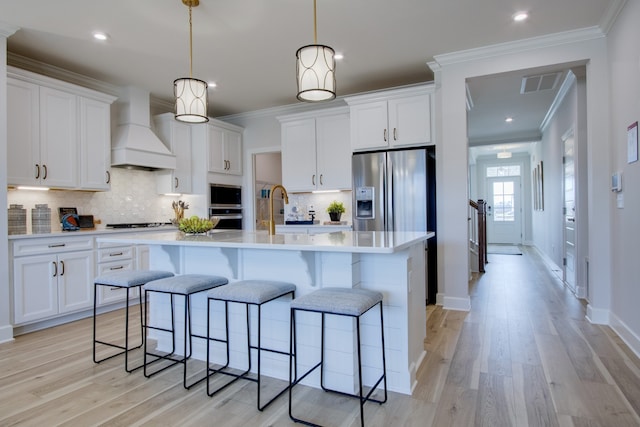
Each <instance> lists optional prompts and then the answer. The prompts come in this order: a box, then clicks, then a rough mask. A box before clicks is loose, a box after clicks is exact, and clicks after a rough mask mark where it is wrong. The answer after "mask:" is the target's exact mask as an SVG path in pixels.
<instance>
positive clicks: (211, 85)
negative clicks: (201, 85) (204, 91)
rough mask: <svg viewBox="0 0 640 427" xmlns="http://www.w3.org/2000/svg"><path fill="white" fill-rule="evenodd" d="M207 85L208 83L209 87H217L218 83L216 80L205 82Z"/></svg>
mask: <svg viewBox="0 0 640 427" xmlns="http://www.w3.org/2000/svg"><path fill="white" fill-rule="evenodd" d="M207 85H208V86H209V87H210V88H214V87H218V84H217V83H216V82H209V83H207Z"/></svg>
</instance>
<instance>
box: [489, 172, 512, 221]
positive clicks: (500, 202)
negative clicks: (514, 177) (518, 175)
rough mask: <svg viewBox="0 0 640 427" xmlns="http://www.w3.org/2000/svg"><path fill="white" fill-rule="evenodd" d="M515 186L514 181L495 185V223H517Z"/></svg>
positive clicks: (499, 182) (500, 182) (495, 183)
mask: <svg viewBox="0 0 640 427" xmlns="http://www.w3.org/2000/svg"><path fill="white" fill-rule="evenodd" d="M514 190H515V185H514V182H513V181H498V182H494V183H493V220H494V221H495V222H513V221H515V217H514V212H513V207H514V205H515V191H514Z"/></svg>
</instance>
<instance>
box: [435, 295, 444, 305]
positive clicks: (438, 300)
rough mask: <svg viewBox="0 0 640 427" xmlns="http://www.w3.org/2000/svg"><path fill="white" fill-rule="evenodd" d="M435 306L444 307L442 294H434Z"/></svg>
mask: <svg viewBox="0 0 640 427" xmlns="http://www.w3.org/2000/svg"><path fill="white" fill-rule="evenodd" d="M436 305H439V306H443V305H444V294H443V293H440V292H438V293H437V294H436Z"/></svg>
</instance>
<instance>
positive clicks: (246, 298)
mask: <svg viewBox="0 0 640 427" xmlns="http://www.w3.org/2000/svg"><path fill="white" fill-rule="evenodd" d="M295 290H296V286H295V285H294V284H292V283H287V282H279V281H273V280H242V281H239V282H234V283H230V284H228V285H226V286H220V287H218V288H215V289H212V290H210V291H209V292H208V293H207V298H208V305H207V313H208V314H207V325H211V320H210V319H211V307H212V304H213V302H214V301H223V302H224V316H225V336H224V338H222V339H221V338H213V337H209V339H208V340H207V394H208V395H209V396H213V395H214V394H216V393H217V392H219V391H221V390H222V389H224V388H226V387H227V386H229V385H231V384H233V383H234V382H235V381H237V380H239V379H245V380H248V381H253V382H256V383H257V400H256V401H257V407H258V410H259V411H262V410H263V409H264V408H266V407H267V406H268V405H269V404H270V403H271V402H273V401H274V400H275V399H277V398H278V397H279V396H280V395H282V394H283V393H284V392H285V391H287V389H288V386H287V387H285V388H283V389H282V390H281V391H280V392H278V393H276V394H275V396H273V397H272V398H271V399H270V400H269V401H268V402H267V403H265V404H264V405H262V404H261V402H260V390H261V382H260V381H261V378H262V375H261V363H260V362H261V356H260V355H261V352H263V351H266V352H270V353H275V354H281V355H284V356H290V354H291V353H290V349H289V350H277V349H272V348H266V347H264V346H263V345H262V343H261V323H262V322H261V319H262V315H261V309H262V305H263V304H266V303H268V302H270V301H273V300H276V299H278V298H281V297H284V296H287V295H290V296H291V298H293V297H294V295H295ZM230 303H234V304H242V305H244V308H245V314H246V316H244V317H245V318H246V327H247V329H246V338H247V365H248V367H247V369H246V370H245V371H244V372H242V373H240V374H238V373H235V372H230V371H229V370H227V368H228V367H229V304H230ZM249 305H254V306H256V307H257V316H258V319H257V326H258V331H257V341H258V342H257V344H256V345H252V344H251V330H250V324H251V322H250V320H249V313H250V311H249ZM212 341H217V342H221V343H223V344H224V345H225V353H226V360H225V361H224V364H221V365H222V366H221V367H219V368H212V365H211V363H210V353H211V352H210V351H209V349H210V343H211V342H212ZM252 349H253V350H256V351H257V353H258V357H257V360H258V367H257V377H256V378H252V377H249V376H248V374H249V372H251V350H252ZM217 373H220V374H224V375H227V376H230V377H233V379H232V380H231V381H229V382H227V383H225V384H224V385H222V386H219V387H218V388H217V389H215V390H211V389H210V381H209V379H210V378H211V377H212V376H213V375H215V374H217Z"/></svg>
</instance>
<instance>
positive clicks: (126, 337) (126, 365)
mask: <svg viewBox="0 0 640 427" xmlns="http://www.w3.org/2000/svg"><path fill="white" fill-rule="evenodd" d="M98 286H109V287H117V288H118V287H119V288H124V289H126V291H127V292H126V302H125V320H124V346H121V345H118V344H114V343H109V342H106V341H101V340H99V339H97V331H96V330H97V321H96V316H97V305H98ZM133 287H134V286H125V287H121V286H115V285H103V284H100V283H94V284H93V361H94V362H95V363H100V362H104V361H105V360H109V359H112V358H114V357H116V356H119V355H121V354H124V369H125V371H127V372H133V371H135V370H137V369H140V368H141V367H142V366H143V365H142V364H141V365H139V366H136V367H135V368H129V352H130V351H131V350H135V349H137V348H140V347H142V345H143V344H144V320H143V310H142V289H141V285H140V286H135V287H136V288H138V290H139V291H140V292H139V295H138V297H139V308H140V344H138V345H137V346H135V347H129V305H130V303H129V290H130V289H131V288H133ZM96 344H102V345H106V346H109V347H114V348H119V349H121V350H122V351H119V352H117V353H115V354H112V355H110V356H106V357H103V358H102V359H98V358H97V355H96Z"/></svg>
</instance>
